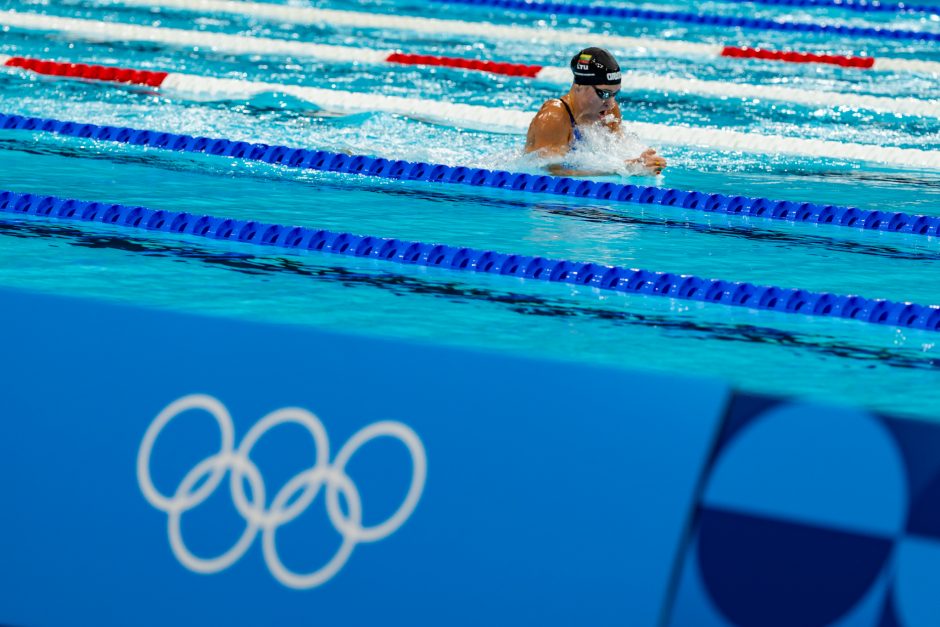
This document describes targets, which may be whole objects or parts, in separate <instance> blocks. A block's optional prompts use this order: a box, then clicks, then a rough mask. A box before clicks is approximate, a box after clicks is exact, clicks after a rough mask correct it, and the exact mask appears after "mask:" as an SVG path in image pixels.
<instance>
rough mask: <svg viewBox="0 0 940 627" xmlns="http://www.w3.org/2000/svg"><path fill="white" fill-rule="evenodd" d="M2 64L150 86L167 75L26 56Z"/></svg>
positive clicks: (54, 73) (34, 70)
mask: <svg viewBox="0 0 940 627" xmlns="http://www.w3.org/2000/svg"><path fill="white" fill-rule="evenodd" d="M4 65H7V66H9V67H19V68H23V69H25V70H30V71H33V72H36V73H37V74H47V75H50V76H69V77H73V78H88V79H94V80H99V81H112V82H117V83H132V84H135V85H148V86H150V87H159V86H160V85H161V84H163V81H164V79H165V78H166V77H167V72H150V71H148V70H132V69H128V68H119V67H105V66H103V65H85V64H83V63H59V62H58V61H45V60H43V59H28V58H26V57H11V58H10V59H9V60H7V62H6V63H5V64H4Z"/></svg>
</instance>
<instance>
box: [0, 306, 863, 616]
mask: <svg viewBox="0 0 940 627" xmlns="http://www.w3.org/2000/svg"><path fill="white" fill-rule="evenodd" d="M0 328H2V329H4V350H3V353H2V355H0V392H2V405H0V495H2V501H0V507H2V511H0V514H2V515H0V591H2V594H0V623H10V624H30V625H60V624H95V625H129V624H134V625H167V624H179V625H189V624H232V625H235V624H251V625H258V624H281V625H288V624H305V625H306V624H321V625H336V624H343V625H374V624H408V625H480V624H488V625H492V624H496V625H499V624H506V625H519V624H539V625H573V624H580V625H614V624H621V625H623V624H629V625H655V624H657V622H658V621H659V620H660V619H661V617H662V610H663V607H664V605H663V604H664V601H665V599H667V598H669V590H670V582H671V576H672V571H673V567H674V565H675V564H677V563H679V560H680V558H681V559H686V558H685V557H682V556H680V554H679V552H680V549H681V547H682V546H684V538H685V530H686V529H687V525H688V523H689V520H690V516H691V514H692V512H693V511H694V509H695V507H694V505H695V500H696V498H697V497H696V490H697V489H698V487H699V478H700V476H701V473H702V469H703V468H704V467H705V465H706V463H707V459H708V457H709V455H710V452H711V450H712V446H713V445H714V443H715V441H716V438H717V436H718V432H719V428H720V425H721V416H722V414H723V412H724V410H725V408H726V406H727V403H728V400H729V391H728V390H727V389H726V388H725V387H724V386H723V385H721V384H715V383H710V382H701V381H687V380H681V379H675V378H672V377H668V378H667V377H662V376H658V375H657V376H654V375H645V374H642V375H641V374H630V373H625V372H620V371H608V370H602V369H595V368H590V367H585V366H578V365H572V364H560V363H546V362H534V361H527V360H522V359H513V358H508V357H504V356H496V355H489V354H477V353H472V352H466V351H458V350H451V349H444V348H439V347H430V346H416V345H410V344H400V343H396V342H391V341H386V340H380V339H370V338H362V337H346V336H342V335H333V334H328V333H323V332H319V331H315V330H310V329H305V328H295V327H287V326H275V325H265V324H256V323H247V322H241V321H235V320H226V319H215V318H203V317H197V316H188V315H180V314H173V313H166V312H155V311H144V310H138V309H134V308H130V307H121V306H115V305H110V304H102V303H96V302H90V301H82V300H72V299H64V298H56V297H50V296H41V295H34V294H26V293H22V292H16V291H0ZM279 421H280V422H279ZM164 422H165V424H164ZM148 433H149V434H150V435H152V436H155V439H152V441H151V440H150V439H148V436H147V435H146V434H148ZM255 436H257V438H256V439H255ZM252 440H255V441H254V442H252ZM148 443H149V444H153V446H152V449H151V448H150V447H149V446H148ZM249 444H253V447H252V448H251V449H250V450H248V449H247V446H248V445H249ZM409 446H410V448H409ZM318 451H319V454H318ZM233 476H238V477H240V480H237V481H232V477H233ZM409 495H410V496H409ZM396 512H397V514H396ZM215 558H220V559H215ZM873 559H874V558H873ZM305 575H309V576H305Z"/></svg>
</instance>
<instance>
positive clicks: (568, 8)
mask: <svg viewBox="0 0 940 627" xmlns="http://www.w3.org/2000/svg"><path fill="white" fill-rule="evenodd" d="M432 1H433V2H439V3H442V4H464V5H470V6H480V7H498V8H500V9H506V10H509V11H525V12H529V13H542V14H550V15H571V16H577V17H602V18H615V19H636V20H648V21H656V22H676V23H679V24H702V25H705V26H719V27H721V28H746V29H751V30H762V31H784V32H788V33H812V34H822V35H836V36H839V37H865V38H869V39H891V40H895V41H924V42H931V41H940V33H931V32H926V31H914V30H904V29H896V28H878V27H862V26H845V25H842V24H817V23H815V22H795V21H777V20H769V19H761V18H751V17H737V16H726V15H701V14H698V13H682V12H679V11H652V10H648V9H633V8H627V7H610V6H596V5H595V6H591V5H579V4H568V3H562V2H530V1H529V0H432Z"/></svg>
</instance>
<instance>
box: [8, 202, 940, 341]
mask: <svg viewBox="0 0 940 627" xmlns="http://www.w3.org/2000/svg"><path fill="white" fill-rule="evenodd" d="M0 212H6V213H11V214H21V215H32V216H40V217H48V218H64V219H72V220H82V221H86V222H99V223H102V224H111V225H116V226H123V227H131V228H138V229H146V230H151V231H161V232H164V233H178V234H183V235H194V236H198V237H206V238H212V239H222V240H229V241H237V242H242V243H245V244H257V245H262V246H277V247H280V248H287V249H293V250H301V251H302V250H306V251H314V252H326V253H333V254H339V255H348V256H354V257H366V258H370V259H379V260H384V261H394V262H398V263H404V264H415V265H421V266H429V267H434V268H443V269H449V270H465V271H471V272H482V273H486V274H499V275H507V276H515V277H521V278H526V279H538V280H541V281H552V282H560V283H571V284H575V285H584V286H589V287H596V288H599V289H603V290H614V291H618V292H626V293H636V294H648V295H652V296H665V297H669V298H678V299H682V300H695V301H703V302H710V303H721V304H725V305H731V306H735V307H749V308H751V309H768V310H774V311H780V312H785V313H798V314H804V315H810V316H824V317H830V318H849V319H852V320H858V321H862V322H870V323H876V324H885V325H891V326H898V327H906V328H912V329H924V330H927V331H940V306H924V305H918V304H916V303H900V302H894V301H889V300H882V299H873V298H864V297H861V296H840V295H838V294H831V293H828V292H810V291H806V290H800V289H787V288H781V287H775V286H760V285H754V284H752V283H741V282H735V281H724V280H718V279H703V278H700V277H697V276H692V275H684V274H673V273H666V272H653V271H650V270H640V269H630V268H623V267H619V266H607V265H603V264H596V263H583V262H572V261H565V260H556V259H545V258H543V257H531V256H528V255H513V254H506V253H499V252H495V251H492V250H481V249H477V248H464V247H458V246H447V245H444V244H426V243H423V242H413V241H406V240H399V239H389V238H385V237H373V236H361V235H353V234H352V233H336V232H333V231H324V230H317V229H313V228H307V227H300V226H282V225H279V224H266V223H264V222H256V221H254V220H248V221H245V220H233V219H228V218H219V217H215V216H209V215H193V214H190V213H184V212H179V211H169V210H160V211H155V210H153V209H147V208H145V207H139V206H128V205H121V204H108V203H101V202H87V201H82V200H77V199H74V198H58V197H56V196H42V195H38V194H24V193H17V192H10V191H0Z"/></svg>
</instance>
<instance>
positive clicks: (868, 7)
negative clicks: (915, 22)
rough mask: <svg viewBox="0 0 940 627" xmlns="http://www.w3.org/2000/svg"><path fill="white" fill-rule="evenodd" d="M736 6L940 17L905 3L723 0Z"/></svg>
mask: <svg viewBox="0 0 940 627" xmlns="http://www.w3.org/2000/svg"><path fill="white" fill-rule="evenodd" d="M722 2H734V3H736V4H764V5H768V6H784V7H833V8H838V9H848V10H850V11H859V12H861V13H905V12H910V13H928V14H930V15H940V7H936V6H934V7H932V6H927V5H913V4H905V3H903V2H878V0H873V2H866V1H865V0H722Z"/></svg>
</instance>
